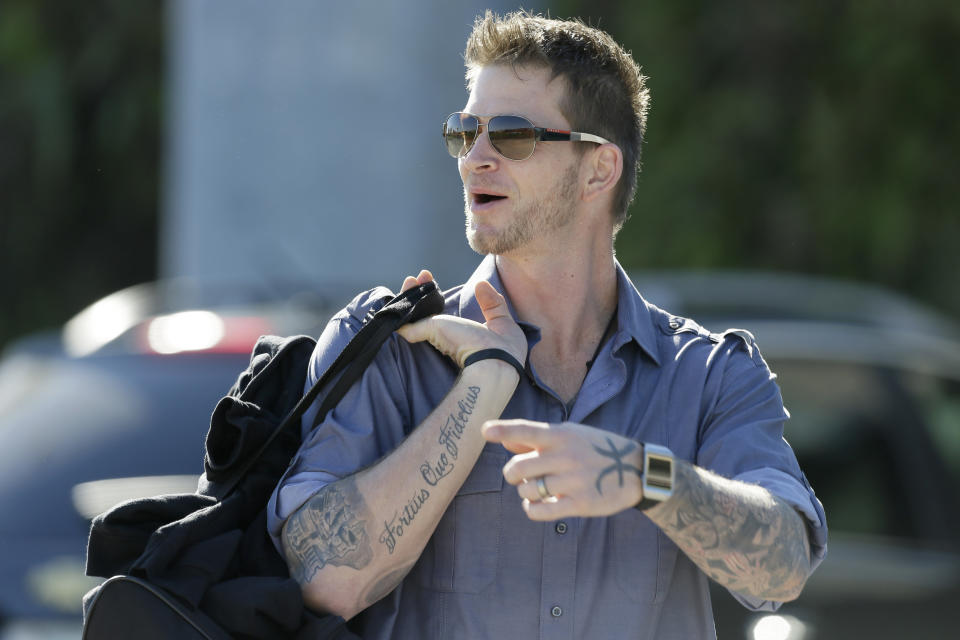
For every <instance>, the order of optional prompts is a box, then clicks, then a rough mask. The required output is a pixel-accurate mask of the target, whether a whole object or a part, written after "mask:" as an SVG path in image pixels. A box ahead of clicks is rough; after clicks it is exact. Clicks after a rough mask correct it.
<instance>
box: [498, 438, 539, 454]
mask: <svg viewBox="0 0 960 640" xmlns="http://www.w3.org/2000/svg"><path fill="white" fill-rule="evenodd" d="M500 444H502V445H503V448H504V449H506V450H507V451H509V452H510V453H529V452H531V451H536V449H534V448H533V447H530V446H528V445H525V444H523V443H521V442H510V441H509V440H505V441H503V442H501V443H500Z"/></svg>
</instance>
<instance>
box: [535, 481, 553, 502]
mask: <svg viewBox="0 0 960 640" xmlns="http://www.w3.org/2000/svg"><path fill="white" fill-rule="evenodd" d="M543 478H544V476H540V477H539V478H537V493H539V494H540V499H541V500H546V499H547V498H550V497H552V496H553V494H552V493H550V492H549V491H548V490H547V481H546V480H544V479H543Z"/></svg>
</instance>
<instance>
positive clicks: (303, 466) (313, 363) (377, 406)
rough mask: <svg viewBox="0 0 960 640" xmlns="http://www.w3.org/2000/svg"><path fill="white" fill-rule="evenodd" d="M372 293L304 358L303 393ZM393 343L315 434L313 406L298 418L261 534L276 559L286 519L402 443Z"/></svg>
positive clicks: (402, 410) (402, 404)
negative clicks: (296, 444) (298, 438)
mask: <svg viewBox="0 0 960 640" xmlns="http://www.w3.org/2000/svg"><path fill="white" fill-rule="evenodd" d="M383 291H386V290H385V289H384V290H383ZM377 293H378V291H377V290H374V291H373V292H368V293H367V294H361V296H359V297H358V298H357V299H355V300H354V301H353V302H352V303H351V304H350V305H349V306H348V307H347V308H346V309H344V310H343V311H341V312H340V313H338V314H337V315H336V316H334V317H333V318H332V319H331V320H330V322H329V323H328V324H327V326H326V328H325V329H324V331H323V333H322V334H321V335H320V338H319V339H318V340H317V346H316V348H315V349H314V352H313V355H312V356H311V358H310V364H309V371H308V372H307V380H306V383H305V384H306V386H305V388H306V389H309V388H310V387H311V386H313V384H314V383H315V382H316V381H317V380H318V379H319V377H320V375H321V374H322V373H323V372H324V371H325V370H326V369H327V368H328V367H329V366H330V365H331V364H332V363H333V361H334V360H335V359H336V358H337V356H338V355H339V354H340V352H341V351H342V350H343V348H344V347H345V346H346V345H347V343H348V342H349V341H350V340H351V338H353V336H354V335H356V333H357V332H358V331H359V330H360V327H361V326H362V318H363V317H364V315H365V314H366V312H367V311H368V310H369V308H370V307H372V306H373V304H374V303H375V301H376V300H377V299H378V298H379V297H380V296H379V295H376V294H377ZM379 293H381V295H382V292H379ZM397 342H398V338H396V337H391V338H389V339H388V340H387V341H386V343H384V345H383V346H382V347H381V348H380V351H379V353H378V354H377V356H376V357H375V358H374V360H373V362H372V363H371V364H370V366H368V367H367V369H366V370H365V371H364V374H363V376H362V377H361V379H360V380H359V381H358V382H357V383H356V384H354V385H353V387H351V389H350V390H349V391H348V392H347V394H346V395H345V396H344V397H343V399H342V400H341V401H340V403H339V404H338V405H337V406H336V407H335V408H334V409H333V410H332V411H330V413H329V414H328V415H327V417H326V419H325V420H324V421H323V422H322V423H321V424H319V425H317V427H316V428H315V429H314V428H313V422H314V419H315V418H316V414H317V410H318V408H319V403H318V402H315V403H314V404H313V406H311V407H310V409H309V410H308V411H307V412H306V413H305V414H304V416H303V419H302V424H301V432H302V433H303V434H304V435H303V438H302V444H301V445H300V449H299V450H298V451H297V453H296V455H295V456H294V457H293V459H292V460H291V461H290V465H289V466H288V468H287V470H286V472H285V473H284V474H283V476H282V477H281V479H280V481H279V482H278V484H277V486H276V488H275V489H274V491H273V494H272V495H271V496H270V500H269V501H268V503H267V530H268V532H269V534H270V537H271V539H272V540H273V543H274V545H275V546H276V547H277V549H278V550H279V551H281V553H282V545H281V542H280V535H281V532H282V529H283V525H284V523H285V522H286V520H287V518H289V517H290V516H291V515H292V514H293V513H294V512H295V511H296V510H297V509H299V508H300V506H301V505H303V504H304V503H305V502H306V501H307V500H309V499H310V497H311V496H313V495H314V494H316V493H317V492H318V491H319V490H320V489H322V488H323V487H325V486H326V485H327V484H329V483H331V482H333V481H336V480H338V479H340V478H343V477H345V476H348V475H350V474H351V473H354V472H356V471H358V470H360V469H362V468H364V467H366V466H368V465H370V464H372V463H374V462H376V461H377V460H379V459H380V458H381V457H382V456H383V455H384V454H386V453H387V452H389V451H391V450H393V448H395V447H396V446H397V444H399V443H400V441H401V440H402V439H403V437H404V435H405V433H404V432H405V425H408V424H409V423H410V421H409V416H408V415H407V413H408V411H407V401H406V397H405V394H404V393H403V384H402V380H401V377H400V374H399V370H398V367H397V358H396V353H395V352H396V350H397V348H398V346H397Z"/></svg>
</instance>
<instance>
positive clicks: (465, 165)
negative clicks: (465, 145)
mask: <svg viewBox="0 0 960 640" xmlns="http://www.w3.org/2000/svg"><path fill="white" fill-rule="evenodd" d="M499 161H500V154H499V153H497V150H496V149H494V148H493V145H491V144H490V136H489V134H488V133H487V125H486V124H483V123H481V124H480V125H479V131H478V132H477V139H476V140H475V141H474V143H473V146H472V147H470V151H468V152H467V153H466V154H465V155H463V156H462V157H461V158H460V168H461V170H465V171H469V172H472V173H476V172H481V171H493V170H495V169H496V168H497V165H498V163H499Z"/></svg>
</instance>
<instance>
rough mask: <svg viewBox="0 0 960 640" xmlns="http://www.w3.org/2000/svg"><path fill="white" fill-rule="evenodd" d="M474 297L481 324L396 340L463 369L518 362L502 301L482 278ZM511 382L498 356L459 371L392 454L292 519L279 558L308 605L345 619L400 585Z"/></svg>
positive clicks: (444, 324) (520, 351)
mask: <svg viewBox="0 0 960 640" xmlns="http://www.w3.org/2000/svg"><path fill="white" fill-rule="evenodd" d="M405 286H406V283H405ZM476 295H477V300H478V302H479V303H480V306H481V309H482V310H483V313H484V318H485V320H486V323H485V324H483V325H481V324H478V323H476V322H471V321H469V320H465V319H462V318H455V317H451V316H436V317H434V318H429V319H427V320H423V321H421V322H419V323H416V324H414V325H409V326H407V327H404V328H403V329H401V331H400V333H401V335H403V337H404V338H406V339H407V340H410V341H412V342H416V341H421V340H427V341H429V342H430V343H431V344H433V345H434V346H435V347H437V348H438V349H440V350H441V351H442V352H444V353H445V354H447V355H449V356H450V357H451V358H453V359H454V361H455V362H457V363H458V364H460V365H461V366H462V365H463V362H464V360H465V359H466V357H467V356H469V355H470V354H471V353H473V352H476V351H478V350H480V349H486V348H493V347H495V348H502V349H505V350H507V351H508V352H510V353H511V354H513V355H514V356H515V357H516V358H517V359H518V360H519V361H521V362H522V361H523V360H524V358H525V355H526V340H525V338H524V336H523V333H522V331H521V330H520V328H519V327H518V326H517V325H516V323H515V322H513V320H512V318H511V317H510V315H509V312H508V311H507V306H506V302H505V301H504V299H503V297H502V296H500V295H499V294H498V293H497V292H496V291H495V290H494V289H493V287H491V286H490V285H489V284H488V283H485V282H482V283H480V284H479V285H478V286H477V291H476ZM518 380H519V376H518V374H517V372H516V371H515V370H514V369H513V368H512V367H511V366H510V365H508V364H506V363H504V362H502V361H500V360H481V361H479V362H476V363H474V364H471V365H470V366H468V367H466V368H464V369H463V370H462V371H461V374H460V376H459V377H458V378H457V380H456V382H455V383H454V385H453V388H452V389H451V390H450V392H449V393H448V394H447V396H446V397H445V398H444V400H443V401H442V402H441V403H440V405H439V406H437V407H436V408H435V409H434V410H433V411H432V412H431V413H430V415H429V416H428V417H427V418H426V419H425V420H424V421H423V422H422V423H421V424H420V425H419V426H417V428H416V429H414V430H413V432H412V433H411V434H410V436H409V437H408V438H407V439H406V440H404V442H403V443H402V444H401V445H400V446H399V447H398V448H397V449H396V450H394V451H393V452H392V453H390V454H389V455H387V456H385V457H384V458H382V459H381V460H380V461H379V462H377V463H376V464H374V465H373V466H371V467H369V468H367V469H365V470H363V471H360V472H358V473H355V474H353V475H351V476H348V477H346V478H343V479H341V480H339V481H337V482H334V483H331V484H329V485H327V486H325V487H324V488H323V489H321V490H320V491H319V492H318V493H317V494H315V495H314V496H313V497H312V498H311V499H309V500H308V501H307V502H306V503H304V504H303V506H301V507H300V509H298V510H297V511H296V512H295V513H294V514H293V515H291V516H290V518H289V519H288V520H287V522H286V524H285V525H284V527H283V534H282V542H283V548H284V554H285V556H286V559H287V564H288V565H289V567H290V572H291V575H293V576H294V578H295V579H296V580H297V581H298V582H299V583H300V584H301V587H302V590H303V594H304V599H305V601H306V603H307V605H308V606H310V607H312V608H315V609H317V610H320V611H326V612H331V613H335V614H337V615H340V616H342V617H343V618H345V619H349V618H351V617H353V616H354V615H356V614H357V613H358V612H360V611H361V610H363V609H364V608H366V607H368V606H369V605H371V604H373V603H374V602H376V601H377V600H379V599H380V598H382V597H384V596H385V595H387V594H388V593H389V592H390V591H392V590H393V588H394V587H396V585H397V584H399V582H400V581H401V580H402V579H403V577H404V576H405V575H406V574H407V572H409V570H410V569H411V567H412V566H413V564H414V563H415V562H416V561H417V559H418V558H419V556H420V553H421V552H422V551H423V548H424V546H425V545H426V543H427V541H428V540H429V538H430V536H431V535H432V534H433V531H434V529H435V528H436V526H437V523H438V522H439V521H440V518H441V517H442V516H443V513H444V511H445V510H446V508H447V506H448V505H449V503H450V501H451V500H452V499H453V497H454V496H455V495H456V493H457V491H458V490H459V488H460V486H461V485H462V484H463V482H464V480H465V479H466V477H467V475H468V474H469V473H470V470H471V469H472V468H473V465H474V463H475V462H476V460H477V458H478V457H479V455H480V452H481V450H482V449H483V445H484V440H483V437H482V436H481V434H480V426H481V425H482V424H483V422H484V421H485V420H487V419H490V418H496V417H498V416H499V415H500V413H501V412H502V411H503V409H504V407H505V406H506V405H507V402H509V400H510V397H511V396H512V395H513V391H514V389H515V388H516V385H517V382H518Z"/></svg>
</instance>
